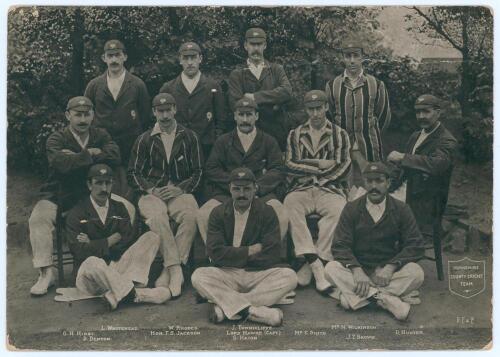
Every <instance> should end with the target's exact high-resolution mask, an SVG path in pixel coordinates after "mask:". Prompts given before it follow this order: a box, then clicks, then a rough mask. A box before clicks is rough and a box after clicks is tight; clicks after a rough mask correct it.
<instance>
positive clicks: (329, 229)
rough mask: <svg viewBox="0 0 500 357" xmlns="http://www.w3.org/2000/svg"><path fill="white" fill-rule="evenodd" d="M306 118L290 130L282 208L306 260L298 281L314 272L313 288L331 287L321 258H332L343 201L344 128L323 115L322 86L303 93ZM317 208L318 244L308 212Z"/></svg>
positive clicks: (348, 164)
mask: <svg viewBox="0 0 500 357" xmlns="http://www.w3.org/2000/svg"><path fill="white" fill-rule="evenodd" d="M304 106H305V108H306V113H307V115H308V117H309V119H308V121H307V122H306V123H304V124H302V125H299V126H298V127H297V128H296V129H294V130H292V131H291V132H290V133H289V134H288V148H287V152H286V167H287V169H288V181H289V184H290V186H289V187H290V190H289V193H288V195H287V196H286V198H285V202H284V205H285V208H286V210H287V213H288V217H289V220H290V224H289V225H290V230H291V235H292V239H293V243H294V245H295V254H296V255H297V256H298V257H299V256H303V257H304V258H305V260H306V264H304V265H303V266H302V268H301V269H300V270H299V272H298V273H297V275H298V279H299V285H303V286H305V285H308V284H309V283H310V281H311V278H312V276H313V275H314V279H315V281H316V289H317V290H318V291H319V292H321V293H324V294H329V293H331V291H332V287H331V284H330V283H329V282H328V281H327V280H326V279H325V277H324V266H323V264H324V262H328V261H331V260H332V259H333V257H332V253H331V247H332V239H333V232H334V231H335V227H336V225H337V222H338V219H339V217H340V212H341V211H342V208H343V207H344V205H345V203H346V192H347V175H348V173H349V169H350V167H351V158H350V156H349V150H350V144H349V136H348V135H347V132H346V131H345V130H344V129H342V128H341V127H340V126H338V125H336V124H333V123H331V122H330V121H328V120H327V118H326V112H327V110H328V103H327V98H326V95H325V92H323V91H320V90H312V91H309V92H307V93H306V95H305V96H304ZM311 213H317V214H319V215H320V216H321V219H320V220H319V223H318V228H319V233H318V239H317V241H316V244H314V242H313V238H312V236H311V232H310V231H309V228H308V226H307V222H306V216H308V215H309V214H311Z"/></svg>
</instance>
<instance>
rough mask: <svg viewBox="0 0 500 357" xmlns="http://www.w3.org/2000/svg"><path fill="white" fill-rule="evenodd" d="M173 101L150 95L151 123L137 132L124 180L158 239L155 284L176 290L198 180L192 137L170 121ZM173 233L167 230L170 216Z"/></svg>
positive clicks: (189, 234)
mask: <svg viewBox="0 0 500 357" xmlns="http://www.w3.org/2000/svg"><path fill="white" fill-rule="evenodd" d="M175 113H176V102H175V99H174V97H173V96H172V95H170V94H168V93H160V94H158V95H157V96H155V97H154V99H153V114H154V116H155V118H156V121H157V122H156V124H155V126H154V127H153V128H152V129H150V130H148V131H146V132H145V133H143V134H142V135H141V136H139V137H138V138H137V140H136V142H135V144H134V147H133V150H132V153H131V156H130V162H129V183H130V185H131V187H133V188H134V190H135V191H136V193H137V194H138V195H139V196H140V198H139V203H138V205H139V212H140V213H141V215H142V217H144V218H145V219H146V224H147V225H148V226H149V227H150V229H151V230H152V231H153V232H155V233H156V234H158V235H159V236H160V239H161V247H160V250H161V252H162V255H163V266H164V269H163V271H162V273H161V275H160V277H159V278H158V279H157V280H156V283H155V286H157V287H158V286H163V287H168V288H170V291H171V292H172V296H173V297H177V296H179V295H180V294H181V289H182V284H183V282H184V277H183V273H182V268H181V264H186V263H187V261H188V258H189V251H190V250H191V245H192V243H193V239H194V236H195V234H196V214H197V212H198V204H197V203H196V200H195V199H194V196H193V193H194V192H195V191H196V189H197V188H198V186H199V184H200V180H201V174H202V160H203V159H202V153H201V148H200V145H199V142H198V137H197V136H196V134H195V133H194V132H193V131H191V130H190V129H187V128H185V127H184V126H182V125H181V124H178V123H177V122H176V120H175ZM171 218H172V219H173V220H174V221H175V222H176V223H177V224H178V228H177V233H176V234H175V237H174V234H173V232H172V229H171V228H170V223H169V221H170V219H171Z"/></svg>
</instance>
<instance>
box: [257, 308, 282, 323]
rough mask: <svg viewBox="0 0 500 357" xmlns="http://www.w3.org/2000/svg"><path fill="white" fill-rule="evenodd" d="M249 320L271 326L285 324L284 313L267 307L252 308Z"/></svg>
mask: <svg viewBox="0 0 500 357" xmlns="http://www.w3.org/2000/svg"><path fill="white" fill-rule="evenodd" d="M248 319H249V320H251V321H254V322H259V323H261V324H264V325H269V326H281V324H282V323H283V311H281V309H278V308H271V307H267V306H250V308H249V309H248Z"/></svg>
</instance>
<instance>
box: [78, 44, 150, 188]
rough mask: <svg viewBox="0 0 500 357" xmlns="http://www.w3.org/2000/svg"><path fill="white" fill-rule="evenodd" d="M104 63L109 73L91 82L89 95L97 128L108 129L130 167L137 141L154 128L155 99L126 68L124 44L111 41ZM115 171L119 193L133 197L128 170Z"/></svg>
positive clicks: (103, 57)
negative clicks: (130, 190)
mask: <svg viewBox="0 0 500 357" xmlns="http://www.w3.org/2000/svg"><path fill="white" fill-rule="evenodd" d="M102 60H103V62H104V63H106V66H107V70H106V72H105V73H103V74H102V75H100V76H98V77H96V78H94V79H92V80H91V81H90V82H89V84H88V85H87V88H86V89H85V96H86V97H88V98H90V100H91V101H92V102H93V103H94V104H95V116H96V122H95V125H96V126H97V127H100V128H104V129H106V130H107V131H108V133H109V134H110V135H111V137H112V138H113V140H114V141H115V142H116V143H117V144H118V146H119V147H120V154H121V157H122V163H123V166H124V167H126V166H127V163H128V159H129V157H130V150H131V149H132V145H133V143H134V141H135V139H136V138H137V137H138V136H139V135H140V134H141V133H142V132H143V131H144V130H146V129H147V128H148V126H149V125H150V121H151V107H150V103H151V102H150V100H151V98H150V96H149V94H148V90H147V88H146V85H145V84H144V82H143V81H142V80H141V79H140V78H139V77H136V76H134V75H133V74H131V73H130V72H128V71H127V70H126V69H125V66H124V63H125V61H127V53H126V50H125V46H124V45H123V43H122V42H121V41H118V40H110V41H107V42H106V43H105V44H104V54H103V55H102ZM115 171H116V172H115V175H116V176H117V179H118V181H119V182H117V183H116V184H115V186H118V187H116V188H115V190H116V189H118V192H120V193H121V194H122V195H125V196H129V188H128V186H127V181H126V173H125V171H126V170H125V169H123V168H117V169H116V170H115Z"/></svg>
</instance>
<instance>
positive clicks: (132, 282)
mask: <svg viewBox="0 0 500 357" xmlns="http://www.w3.org/2000/svg"><path fill="white" fill-rule="evenodd" d="M87 185H88V188H89V190H90V196H89V197H87V198H86V199H84V200H82V201H81V202H80V203H79V204H77V205H76V206H75V207H74V208H73V209H72V210H71V211H70V212H69V214H68V217H67V219H66V239H67V241H68V243H69V248H70V250H71V253H72V254H73V257H74V259H75V263H76V266H75V269H77V270H78V274H77V276H76V287H77V289H78V290H80V291H81V292H82V293H84V294H88V295H101V294H103V295H104V299H105V301H106V302H107V303H108V305H109V308H110V309H111V310H114V309H116V308H117V307H118V303H120V302H135V303H140V302H147V303H154V304H162V303H164V302H166V301H167V300H169V299H170V298H171V292H170V290H169V288H166V287H158V288H154V289H147V288H145V287H146V286H147V284H148V276H149V269H150V267H151V264H152V263H153V260H154V258H155V256H156V253H157V252H158V249H159V247H160V237H159V236H158V235H157V234H156V233H153V232H147V233H145V234H143V235H142V236H141V237H139V239H137V241H135V243H134V239H133V238H135V237H134V232H133V230H132V226H131V223H130V217H129V215H128V212H127V210H126V209H125V206H124V205H123V204H122V203H120V202H118V201H115V200H113V199H111V198H110V194H111V188H112V186H113V173H112V171H111V168H110V167H109V166H107V165H104V164H97V165H94V166H92V167H91V168H90V169H89V172H88V181H87ZM132 243H133V244H132ZM127 248H128V249H127ZM107 262H110V264H109V265H108V264H107Z"/></svg>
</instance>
